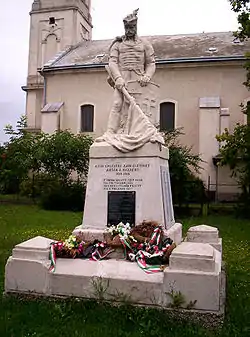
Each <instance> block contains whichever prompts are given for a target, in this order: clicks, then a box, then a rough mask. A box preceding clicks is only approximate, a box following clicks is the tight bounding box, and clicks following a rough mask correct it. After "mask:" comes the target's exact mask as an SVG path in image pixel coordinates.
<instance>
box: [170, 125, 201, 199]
mask: <svg viewBox="0 0 250 337" xmlns="http://www.w3.org/2000/svg"><path fill="white" fill-rule="evenodd" d="M181 135H183V133H182V130H181V129H175V130H171V131H168V132H166V133H165V134H164V139H165V142H166V145H167V146H168V148H169V168H170V176H171V187H172V195H173V201H174V204H179V205H182V204H184V203H187V202H195V201H196V202H197V201H198V202H200V201H201V200H204V198H205V189H204V184H203V182H202V181H201V180H200V179H199V178H198V177H196V176H195V174H194V173H198V172H199V170H200V163H201V158H200V156H199V155H195V154H193V153H192V149H191V148H190V147H188V146H185V145H182V144H181V143H180V142H179V137H180V136H181ZM193 172H194V173H193Z"/></svg>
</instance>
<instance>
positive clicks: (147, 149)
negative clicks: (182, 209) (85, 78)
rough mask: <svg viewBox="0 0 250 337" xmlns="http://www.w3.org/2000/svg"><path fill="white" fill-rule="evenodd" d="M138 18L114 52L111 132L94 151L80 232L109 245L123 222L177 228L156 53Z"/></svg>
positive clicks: (109, 68)
mask: <svg viewBox="0 0 250 337" xmlns="http://www.w3.org/2000/svg"><path fill="white" fill-rule="evenodd" d="M137 13H138V10H135V11H134V12H133V13H132V14H130V15H128V16H126V18H125V19H124V20H123V22H124V28H125V35H124V36H122V37H117V38H116V39H115V40H114V41H113V43H112V44H111V47H110V50H109V64H108V66H107V67H106V69H107V71H108V75H109V77H108V83H109V84H110V85H111V86H112V87H113V89H114V99H113V105H112V107H111V111H110V116H109V120H108V126H107V131H106V132H105V133H104V135H103V136H101V137H99V138H97V139H96V141H95V143H94V144H93V145H92V146H91V149H90V166H89V176H88V183H87V193H86V200H85V208H84V216H83V224H82V225H81V226H79V227H78V228H76V230H75V231H74V234H77V235H81V236H82V237H83V238H84V239H93V238H98V239H103V232H104V229H105V228H106V226H107V225H117V224H118V223H119V222H121V221H122V222H129V223H130V224H131V225H132V226H134V225H136V224H138V223H140V222H142V221H143V220H154V221H157V222H159V223H161V224H162V225H164V228H165V229H166V230H169V229H170V228H171V227H172V226H173V225H174V223H175V221H174V212H173V205H172V194H171V185H170V176H169V167H168V159H169V157H168V156H169V154H168V149H167V148H166V147H165V146H164V139H163V137H162V135H161V134H160V132H159V131H158V130H157V128H156V127H155V126H154V124H153V120H154V116H155V114H156V95H157V89H158V87H159V86H158V85H157V84H156V83H154V82H153V81H152V77H153V75H154V73H155V68H156V67H155V57H154V50H153V47H152V45H151V44H150V43H149V42H148V41H146V40H144V39H142V38H140V37H138V36H137ZM178 228H179V226H178ZM179 233H180V228H179Z"/></svg>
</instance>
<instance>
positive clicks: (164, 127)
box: [160, 102, 175, 131]
mask: <svg viewBox="0 0 250 337" xmlns="http://www.w3.org/2000/svg"><path fill="white" fill-rule="evenodd" d="M174 128H175V103H172V102H163V103H161V104H160V131H170V130H173V129H174Z"/></svg>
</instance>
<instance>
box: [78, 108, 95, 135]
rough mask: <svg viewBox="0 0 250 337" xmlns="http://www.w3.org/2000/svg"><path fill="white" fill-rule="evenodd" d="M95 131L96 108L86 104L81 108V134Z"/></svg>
mask: <svg viewBox="0 0 250 337" xmlns="http://www.w3.org/2000/svg"><path fill="white" fill-rule="evenodd" d="M93 131H94V106H93V105H91V104H86V105H82V106H81V132H93Z"/></svg>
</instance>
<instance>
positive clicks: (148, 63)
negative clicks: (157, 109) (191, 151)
mask: <svg viewBox="0 0 250 337" xmlns="http://www.w3.org/2000/svg"><path fill="white" fill-rule="evenodd" d="M137 14H138V9H137V10H135V11H134V12H133V13H132V14H129V15H127V16H126V17H125V18H124V20H123V23H124V28H125V35H124V36H122V37H117V38H116V39H115V40H114V41H113V43H112V44H111V47H110V49H109V65H108V67H106V69H107V71H108V73H109V75H110V76H109V78H108V83H109V84H110V85H111V86H112V87H113V88H114V99H113V105H112V108H111V111H110V115H109V120H108V127H107V131H106V133H105V134H104V135H103V136H102V137H99V138H98V139H97V140H96V141H108V142H111V143H112V141H113V137H114V136H115V137H116V141H117V139H118V138H117V135H119V134H123V135H125V134H126V135H129V132H128V119H129V114H128V111H129V106H131V101H129V99H128V98H127V97H126V93H127V95H128V96H130V95H132V96H133V98H134V99H135V103H136V104H137V105H138V106H141V110H142V111H143V108H142V104H140V103H142V97H141V96H143V94H142V91H143V90H140V88H141V89H142V88H144V87H146V86H149V84H151V85H152V84H153V85H155V86H157V85H156V84H154V83H152V82H151V78H152V76H153V75H154V73H155V57H154V50H153V47H152V45H151V44H150V43H149V42H148V41H146V40H144V39H141V38H140V37H138V36H137ZM138 87H139V88H138ZM136 95H137V96H138V97H139V99H138V100H137V99H136ZM130 97H131V96H130ZM146 100H148V101H150V100H149V98H146ZM139 101H140V102H139ZM153 101H154V102H155V100H153ZM151 106H152V104H151ZM149 109H150V104H149ZM143 112H144V111H143ZM133 113H135V112H133ZM130 119H131V118H130ZM147 122H149V120H148V121H147ZM147 122H146V124H147ZM137 124H138V123H137ZM152 127H154V126H153V125H152ZM152 127H151V126H150V128H151V129H152ZM143 128H145V125H143ZM145 131H146V130H145ZM151 131H152V130H151ZM136 132H137V134H138V130H137V131H136ZM139 132H141V130H140V131H139ZM153 133H154V136H153V137H151V138H152V139H153V141H157V138H158V139H160V141H159V142H160V143H164V141H163V140H162V137H159V135H157V136H156V137H155V134H156V133H157V132H156V129H155V130H154V132H153ZM151 135H152V132H151ZM131 137H133V139H134V138H135V137H134V136H133V135H131ZM110 140H112V141H110ZM123 140H124V138H123V139H122V141H123ZM126 140H127V139H126ZM150 140H151V139H150ZM135 141H136V142H137V143H138V144H139V143H141V140H140V139H139V140H138V141H137V140H136V139H135ZM148 141H149V140H148ZM129 142H130V143H131V140H130V139H129ZM145 142H146V141H145ZM145 142H144V143H145ZM112 145H114V144H112ZM142 145H143V144H140V146H142ZM136 147H139V146H136Z"/></svg>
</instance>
